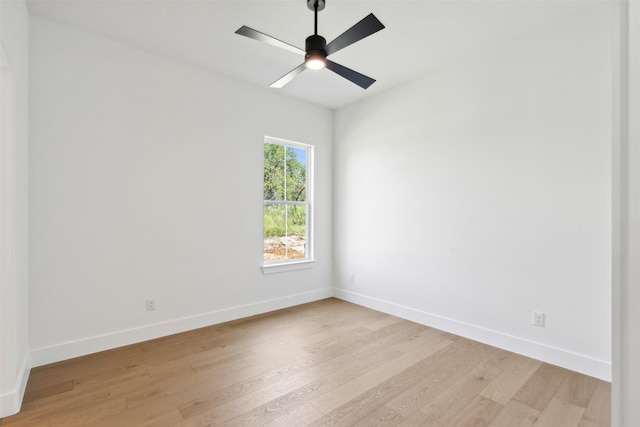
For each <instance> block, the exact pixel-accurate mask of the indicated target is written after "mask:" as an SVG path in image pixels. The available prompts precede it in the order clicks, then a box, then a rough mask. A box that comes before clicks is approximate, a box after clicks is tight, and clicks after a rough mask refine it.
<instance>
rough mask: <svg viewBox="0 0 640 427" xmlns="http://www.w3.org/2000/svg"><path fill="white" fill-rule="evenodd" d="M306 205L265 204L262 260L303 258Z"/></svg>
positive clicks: (304, 253)
mask: <svg viewBox="0 0 640 427" xmlns="http://www.w3.org/2000/svg"><path fill="white" fill-rule="evenodd" d="M306 236H307V207H306V206H292V205H282V204H274V205H265V207H264V258H263V259H264V261H284V260H288V259H299V258H305V256H306Z"/></svg>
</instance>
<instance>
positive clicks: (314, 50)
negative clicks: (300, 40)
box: [305, 34, 327, 59]
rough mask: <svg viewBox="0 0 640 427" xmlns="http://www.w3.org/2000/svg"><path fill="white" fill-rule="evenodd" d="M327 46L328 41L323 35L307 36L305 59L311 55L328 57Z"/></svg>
mask: <svg viewBox="0 0 640 427" xmlns="http://www.w3.org/2000/svg"><path fill="white" fill-rule="evenodd" d="M326 46H327V41H326V40H325V38H324V37H322V36H319V35H317V34H314V35H312V36H309V37H307V40H306V42H305V51H306V52H307V54H306V55H305V59H307V58H309V57H310V56H322V57H323V58H326V57H327V51H326V50H325V47H326Z"/></svg>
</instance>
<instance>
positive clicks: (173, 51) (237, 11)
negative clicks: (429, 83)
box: [27, 0, 588, 108]
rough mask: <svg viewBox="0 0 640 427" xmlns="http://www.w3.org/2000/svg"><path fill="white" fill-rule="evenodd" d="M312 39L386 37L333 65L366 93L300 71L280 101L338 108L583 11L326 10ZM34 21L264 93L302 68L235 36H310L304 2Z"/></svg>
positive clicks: (535, 5)
mask: <svg viewBox="0 0 640 427" xmlns="http://www.w3.org/2000/svg"><path fill="white" fill-rule="evenodd" d="M326 3H327V4H326V8H325V10H324V11H322V12H320V13H319V28H318V33H319V34H320V35H322V36H324V37H325V38H326V39H327V42H330V41H331V40H333V39H334V38H335V37H337V36H338V35H340V34H341V33H343V32H344V31H345V30H346V29H348V28H349V27H351V26H352V25H353V24H355V23H356V22H358V21H359V20H360V19H362V18H364V17H365V16H366V15H367V14H369V13H371V12H373V13H374V14H375V15H376V17H377V18H378V19H379V20H380V21H381V22H382V23H383V24H384V25H385V26H386V28H385V29H384V30H382V31H380V32H378V33H375V34H373V35H372V36H370V37H368V38H366V39H364V40H361V41H360V42H358V43H356V44H354V45H352V46H349V47H347V48H345V49H343V50H341V51H340V52H337V53H336V54H334V55H332V56H331V57H330V59H332V60H333V61H335V62H338V63H340V64H342V65H344V66H347V67H349V68H352V69H354V70H356V71H358V72H360V73H362V74H365V75H368V76H370V77H372V78H374V79H376V80H377V81H376V83H374V84H373V85H372V86H371V87H370V88H369V89H367V90H364V89H361V88H360V87H358V86H356V85H354V84H353V83H350V82H349V81H347V80H345V79H343V78H341V77H339V76H338V75H336V74H334V73H332V72H331V71H329V70H321V71H315V72H314V71H305V72H304V73H302V74H301V75H300V76H298V77H297V78H296V79H295V80H294V81H292V82H291V83H289V84H288V85H287V86H285V87H284V88H282V89H269V90H274V91H276V90H277V91H281V92H282V93H285V94H287V95H289V96H292V97H295V98H298V99H303V100H306V101H309V102H312V103H315V104H318V105H321V106H324V107H328V108H338V107H341V106H344V105H347V104H350V103H353V102H355V101H357V100H360V99H362V98H364V97H366V96H370V95H372V94H374V93H378V92H380V91H383V90H385V89H388V88H391V87H394V86H397V85H399V84H402V83H404V82H406V81H409V80H411V79H414V78H416V77H418V76H420V75H424V74H425V73H428V72H429V70H432V69H433V68H434V67H438V66H440V65H442V64H444V63H447V62H451V61H455V60H456V59H458V58H460V57H462V56H465V55H469V54H473V53H478V52H482V50H483V49H486V48H487V47H490V46H491V45H494V44H497V43H505V42H508V41H509V40H510V39H513V38H516V37H518V36H519V35H522V34H524V33H526V32H529V31H532V30H533V29H536V28H540V27H543V26H544V25H547V24H548V23H550V22H551V21H555V20H559V19H565V18H567V17H569V16H571V15H572V14H574V13H577V12H579V11H580V10H581V9H582V8H584V7H585V5H586V4H587V3H588V2H584V1H568V0H549V1H548V0H503V1H501V0H466V1H462V0H421V1H420V0H414V1H400V0H387V1H382V0H368V1H364V0H326ZM27 4H28V7H29V11H30V13H31V14H32V15H36V16H40V17H44V18H47V19H51V20H53V21H57V22H60V23H63V24H67V25H70V26H74V27H77V28H81V29H84V30H86V31H90V32H93V33H96V34H99V35H102V36H105V37H108V38H111V39H114V40H117V41H120V42H122V43H125V44H128V45H131V46H136V47H138V48H141V49H144V50H146V51H150V52H154V53H158V54H161V55H164V56H168V57H171V58H174V59H177V60H180V61H183V62H186V63H189V64H192V65H195V66H199V67H203V68H205V69H208V70H211V71H213V72H215V73H219V74H223V75H226V76H229V77H231V78H234V79H236V80H240V81H243V82H245V83H248V84H251V85H256V86H260V87H264V88H267V87H268V86H269V84H271V83H272V82H274V81H275V80H277V79H278V78H280V77H282V76H283V75H284V74H286V73H287V72H289V71H290V70H291V69H293V68H295V67H296V66H298V65H299V64H301V63H302V62H303V58H302V57H301V56H298V55H296V54H294V53H291V52H288V51H285V50H282V49H279V48H277V47H273V46H270V45H266V44H263V43H260V42H258V41H255V40H252V39H249V38H246V37H242V36H239V35H236V34H235V33H234V32H235V31H236V30H237V29H238V28H239V27H240V26H242V25H246V26H249V27H251V28H254V29H256V30H259V31H261V32H263V33H266V34H269V35H271V36H273V37H275V38H278V39H281V40H283V41H285V42H287V43H290V44H292V45H295V46H298V47H300V48H302V49H303V48H304V40H305V38H306V37H307V36H309V35H311V34H312V33H313V13H312V12H311V11H310V10H309V9H308V8H307V2H306V0H281V1H268V0H260V1H256V0H227V1H222V0H71V1H68V0H27Z"/></svg>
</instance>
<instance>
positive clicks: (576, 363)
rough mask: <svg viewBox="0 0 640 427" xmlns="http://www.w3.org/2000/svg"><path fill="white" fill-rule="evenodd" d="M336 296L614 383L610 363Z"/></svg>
mask: <svg viewBox="0 0 640 427" xmlns="http://www.w3.org/2000/svg"><path fill="white" fill-rule="evenodd" d="M333 296H334V297H336V298H339V299H342V300H344V301H348V302H352V303H354V304H358V305H361V306H364V307H368V308H371V309H374V310H378V311H381V312H383V313H387V314H391V315H394V316H398V317H401V318H403V319H407V320H411V321H413V322H416V323H420V324H423V325H426V326H430V327H432V328H436V329H440V330H442V331H446V332H450V333H452V334H455V335H459V336H462V337H465V338H469V339H472V340H474V341H479V342H482V343H485V344H489V345H492V346H494V347H498V348H502V349H504V350H508V351H511V352H514V353H518V354H522V355H524V356H528V357H532V358H534V359H537V360H541V361H543V362H547V363H551V364H553V365H557V366H561V367H563V368H566V369H570V370H572V371H576V372H580V373H583V374H586V375H590V376H592V377H596V378H599V379H602V380H604V381H611V363H610V362H607V361H604V360H597V359H593V358H591V357H588V356H585V355H581V354H577V353H573V352H570V351H568V350H565V349H561V348H556V347H552V346H549V345H546V344H542V343H538V342H534V341H529V340H526V339H523V338H519V337H516V336H511V335H507V334H504V333H502V332H499V331H494V330H490V329H485V328H482V327H480V326H476V325H472V324H469V323H464V322H460V321H457V320H455V319H449V318H446V317H442V316H438V315H435V314H431V313H428V312H425V311H421V310H417V309H415V308H411V307H407V306H403V305H400V304H395V303H392V302H389V301H384V300H381V299H377V298H373V297H370V296H367V295H363V294H359V293H356V292H351V291H347V290H345V289H339V288H334V293H333Z"/></svg>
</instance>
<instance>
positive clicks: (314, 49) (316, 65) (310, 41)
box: [236, 0, 384, 89]
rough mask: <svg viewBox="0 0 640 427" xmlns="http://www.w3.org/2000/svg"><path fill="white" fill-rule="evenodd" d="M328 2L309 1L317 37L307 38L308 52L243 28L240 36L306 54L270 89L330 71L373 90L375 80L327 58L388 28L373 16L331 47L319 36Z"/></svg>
mask: <svg viewBox="0 0 640 427" xmlns="http://www.w3.org/2000/svg"><path fill="white" fill-rule="evenodd" d="M325 3H326V0H307V6H308V7H309V9H311V10H312V11H313V14H314V32H313V35H311V36H309V37H307V40H306V43H305V50H302V49H299V48H297V47H295V46H293V45H290V44H289V43H285V42H283V41H281V40H278V39H276V38H273V37H271V36H268V35H266V34H264V33H261V32H260V31H257V30H254V29H253V28H249V27H247V26H244V25H243V26H242V27H240V28H239V29H238V30H237V31H236V34H240V35H241V36H245V37H249V38H251V39H254V40H258V41H261V42H264V43H267V44H270V45H272V46H277V47H279V48H281V49H285V50H288V51H290V52H294V53H300V54H304V63H302V64H301V65H299V66H298V67H296V68H294V69H293V70H291V71H289V72H288V73H287V74H285V75H284V76H283V77H281V78H279V79H278V80H276V81H275V82H273V83H271V85H270V86H269V87H274V88H281V87H283V86H284V85H286V84H287V83H289V82H290V81H291V80H293V79H294V78H295V77H296V76H297V75H299V74H300V73H302V72H303V71H304V70H305V68H308V69H310V70H321V69H323V68H328V69H329V70H331V71H333V72H334V73H336V74H338V75H340V76H342V77H344V78H345V79H347V80H349V81H350V82H353V83H355V84H357V85H358V86H360V87H361V88H363V89H367V88H368V87H369V86H371V85H372V84H373V83H374V82H375V80H374V79H372V78H371V77H367V76H365V75H364V74H360V73H358V72H357V71H354V70H352V69H350V68H347V67H345V66H342V65H340V64H337V63H335V62H333V61H331V60H329V59H327V56H329V55H331V54H334V53H336V52H337V51H339V50H341V49H344V48H345V47H347V46H350V45H352V44H354V43H355V42H357V41H360V40H362V39H364V38H365V37H369V36H370V35H371V34H373V33H376V32H378V31H380V30H382V29H383V28H384V25H382V23H381V22H380V21H379V20H378V18H376V17H375V16H374V15H373V13H370V14H369V15H367V16H366V17H365V18H364V19H362V20H361V21H360V22H358V23H357V24H355V25H354V26H352V27H351V28H349V29H348V30H347V31H345V32H344V33H342V34H341V35H339V36H338V37H337V38H336V39H335V40H333V41H332V42H331V43H329V44H327V41H326V40H325V38H324V37H322V36H320V35H318V12H320V11H322V10H323V9H324V7H325Z"/></svg>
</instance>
